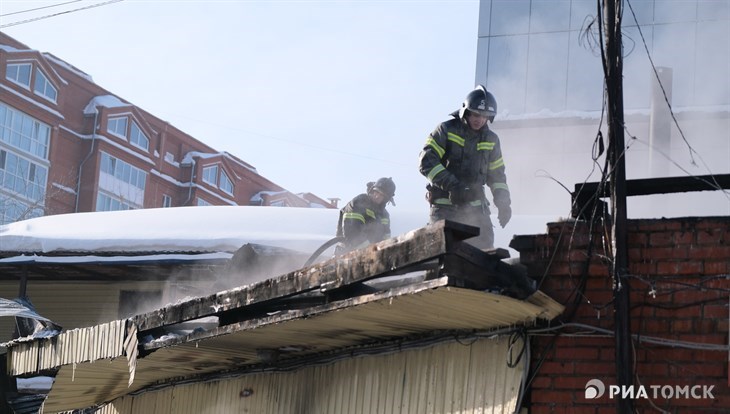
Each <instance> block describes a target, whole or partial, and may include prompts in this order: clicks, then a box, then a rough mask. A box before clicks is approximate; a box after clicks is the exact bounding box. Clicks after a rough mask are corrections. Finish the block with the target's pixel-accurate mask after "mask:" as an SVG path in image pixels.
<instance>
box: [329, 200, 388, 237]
mask: <svg viewBox="0 0 730 414" xmlns="http://www.w3.org/2000/svg"><path fill="white" fill-rule="evenodd" d="M337 235H338V236H341V237H344V238H345V241H344V244H345V246H346V247H347V248H348V249H349V250H354V249H359V248H362V247H365V246H367V245H368V244H370V243H376V242H379V241H381V240H385V239H388V238H390V215H389V214H388V211H387V210H386V209H385V206H384V205H383V206H380V205H377V204H375V202H373V200H372V199H371V198H370V196H368V195H367V194H360V195H358V196H357V197H355V198H353V199H352V201H350V202H349V203H347V205H346V206H345V207H343V208H342V210H340V220H339V222H338V223H337Z"/></svg>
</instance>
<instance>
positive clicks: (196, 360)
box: [8, 222, 563, 412]
mask: <svg viewBox="0 0 730 414" xmlns="http://www.w3.org/2000/svg"><path fill="white" fill-rule="evenodd" d="M470 235H473V228H471V227H467V226H461V225H456V224H455V223H450V222H440V223H436V224H433V225H429V226H427V227H424V228H422V229H419V230H416V231H414V232H411V233H409V234H406V235H403V236H401V237H398V238H396V239H390V240H387V241H384V242H381V243H378V244H375V245H372V246H370V247H369V248H367V249H363V250H359V251H355V252H351V253H349V254H347V255H345V256H341V257H338V258H334V259H331V260H328V261H325V262H323V263H320V264H317V265H314V266H310V267H307V268H303V269H299V270H297V271H294V272H290V273H288V274H285V275H282V276H279V277H277V278H273V279H269V280H266V281H263V282H260V283H255V284H252V285H248V286H244V287H240V288H236V289H231V290H228V291H223V292H219V293H217V294H215V295H211V296H207V297H201V298H195V299H193V300H190V301H187V302H183V303H177V304H174V305H169V306H167V307H165V308H162V309H159V310H157V311H153V312H150V313H147V314H143V315H137V316H135V317H133V318H131V319H129V320H126V321H116V322H111V323H109V324H104V325H98V326H96V327H90V328H84V329H79V330H74V331H69V332H65V333H62V334H61V335H59V336H58V337H56V338H52V339H34V340H27V341H22V340H21V341H17V342H15V343H11V344H10V345H9V348H8V350H9V358H8V369H9V372H10V374H11V375H14V376H28V375H36V374H38V373H42V372H47V371H50V370H58V372H57V375H56V379H55V382H54V385H53V387H52V389H51V392H50V393H49V396H48V399H47V400H46V402H45V405H44V409H45V410H46V412H54V411H64V410H70V409H75V408H84V407H89V406H93V405H96V404H100V403H103V402H107V401H111V400H113V399H115V398H117V397H120V396H123V395H125V394H128V393H130V392H134V391H138V390H142V389H144V388H148V387H152V386H159V385H161V384H165V383H171V382H174V381H179V380H183V379H184V380H195V378H198V379H200V378H203V377H205V376H208V375H212V374H220V373H224V372H229V373H230V372H234V371H235V372H244V371H245V370H246V369H260V368H262V367H282V366H286V365H289V364H293V363H296V362H297V361H302V360H306V359H308V358H316V357H318V356H319V357H321V356H322V355H327V354H331V353H333V352H338V351H342V350H347V349H350V348H353V347H362V346H368V345H373V344H380V343H383V342H389V341H390V342H393V341H396V342H397V341H405V340H411V339H413V338H416V337H428V336H433V335H437V334H440V335H443V334H447V333H450V334H463V333H465V332H471V333H473V332H475V331H488V330H492V329H495V328H503V327H514V326H521V325H530V324H534V323H535V322H536V321H537V320H538V319H546V320H550V319H553V318H554V317H556V316H557V315H559V314H560V313H561V312H562V310H563V307H562V306H561V305H559V304H558V303H556V302H555V301H553V300H552V299H550V298H549V297H547V296H545V295H544V294H542V293H540V292H535V291H534V289H533V290H532V291H531V292H528V290H526V289H527V288H526V287H524V286H523V287H516V286H515V285H516V284H520V283H525V282H526V281H524V280H523V281H521V282H516V281H515V280H507V279H505V278H515V277H517V276H516V274H514V273H509V270H510V269H509V265H507V264H506V263H504V262H502V261H501V260H500V259H499V257H494V256H493V255H489V254H487V253H484V252H482V251H479V250H478V249H475V248H473V247H471V246H469V245H466V244H465V243H463V242H462V240H463V239H465V238H468V237H469V236H470ZM503 266H507V268H503ZM394 275H401V277H393V276H394ZM517 278H518V277H517ZM379 286H380V287H379ZM387 286H390V287H387ZM485 289H487V290H489V291H486V290H485ZM496 289H510V292H511V295H512V296H517V295H520V296H522V295H524V297H510V296H506V295H501V294H496V293H493V292H491V291H493V290H496ZM528 293H529V294H528ZM209 317H217V319H218V324H217V326H214V327H213V328H211V329H207V330H195V331H192V332H187V333H183V334H177V335H171V334H170V333H169V332H170V328H171V327H174V326H175V325H179V324H181V323H184V322H191V321H195V320H199V319H201V318H209ZM150 337H151V338H154V339H152V340H150V339H149V338H150ZM79 350H85V351H83V352H79Z"/></svg>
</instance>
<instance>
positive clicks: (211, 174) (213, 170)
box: [203, 165, 218, 187]
mask: <svg viewBox="0 0 730 414" xmlns="http://www.w3.org/2000/svg"><path fill="white" fill-rule="evenodd" d="M203 182H204V183H208V184H210V185H212V186H213V187H218V166H217V165H211V166H210V167H205V168H203Z"/></svg>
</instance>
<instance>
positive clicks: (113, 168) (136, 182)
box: [100, 152, 147, 190]
mask: <svg viewBox="0 0 730 414" xmlns="http://www.w3.org/2000/svg"><path fill="white" fill-rule="evenodd" d="M100 168H101V172H103V173H106V174H109V175H111V176H113V177H115V178H117V179H118V180H121V181H123V182H125V183H127V184H131V185H132V186H134V187H137V188H139V189H140V190H144V188H145V182H146V181H147V173H146V172H144V171H142V170H140V169H139V168H137V167H134V166H132V165H130V164H128V163H126V162H124V161H122V160H120V159H118V158H114V157H112V156H111V155H109V154H107V153H106V152H102V153H101V167H100Z"/></svg>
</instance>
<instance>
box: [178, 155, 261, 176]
mask: <svg viewBox="0 0 730 414" xmlns="http://www.w3.org/2000/svg"><path fill="white" fill-rule="evenodd" d="M196 157H197V158H200V159H208V158H215V157H225V158H227V159H229V160H231V161H233V162H235V163H236V164H238V165H240V166H242V167H243V168H246V169H247V170H249V171H251V172H254V173H256V174H258V171H256V167H254V166H252V165H250V164H248V163H246V162H244V161H241V160H239V159H238V158H236V157H234V156H233V155H231V154H230V153H228V152H226V151H221V152H200V151H190V152H188V153H187V154H185V156H184V157H183V159H182V161H180V164H181V165H190V164H192V163H193V161H194V158H196Z"/></svg>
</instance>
